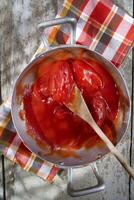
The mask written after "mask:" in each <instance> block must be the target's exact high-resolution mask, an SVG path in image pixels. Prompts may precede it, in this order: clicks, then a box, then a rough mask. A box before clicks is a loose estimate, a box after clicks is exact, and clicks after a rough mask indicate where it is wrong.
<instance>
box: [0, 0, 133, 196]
mask: <svg viewBox="0 0 134 200" xmlns="http://www.w3.org/2000/svg"><path fill="white" fill-rule="evenodd" d="M114 2H115V3H117V4H118V5H120V6H121V7H123V8H125V10H127V12H129V14H131V15H132V8H133V1H132V0H123V1H120V0H114ZM61 3H63V0H57V1H56V0H45V1H44V0H40V1H38V0H11V1H10V0H0V70H1V90H2V98H3V99H6V98H7V97H8V95H9V94H10V92H11V91H12V86H13V84H14V81H15V79H16V77H17V75H18V74H19V73H20V72H21V71H22V69H23V68H24V67H25V66H26V64H27V63H28V62H29V61H30V58H31V56H32V55H33V53H34V52H35V50H36V49H37V47H38V45H39V34H38V33H37V29H36V27H37V24H38V23H40V22H42V21H45V20H47V19H52V18H54V17H55V15H56V12H57V7H58V5H60V4H61ZM121 72H122V73H123V76H124V77H125V79H126V81H127V85H128V87H129V91H130V93H131V91H132V84H131V83H132V56H131V54H130V55H129V56H128V57H127V59H126V60H125V62H124V63H123V67H122V69H121ZM130 132H131V131H130V127H129V129H128V131H127V134H126V135H125V136H124V137H123V139H122V141H121V142H120V144H119V145H118V146H117V147H118V149H119V150H120V152H122V154H123V155H124V156H125V157H126V158H127V159H128V161H130V160H129V158H130V142H131V141H130ZM133 144H134V141H133ZM133 146H134V145H133ZM133 148H134V147H133ZM133 152H134V149H133ZM131 159H132V163H133V164H134V154H133V155H132V157H131ZM97 166H98V168H99V171H100V174H101V175H102V176H103V177H104V180H105V184H106V189H105V190H104V191H103V192H101V193H97V194H92V195H90V196H87V197H80V198H77V199H87V200H115V199H117V200H128V199H129V197H130V189H131V200H133V199H134V184H133V182H131V185H130V186H129V177H128V175H127V173H126V172H125V171H124V170H123V169H122V167H121V166H120V164H119V163H118V161H117V160H116V159H114V158H113V156H112V155H107V156H106V157H104V158H103V159H101V160H100V161H98V162H97ZM66 179H67V177H66V176H62V177H61V178H60V177H58V176H57V177H56V180H55V182H54V183H53V184H48V183H46V182H44V181H43V180H41V179H40V178H38V177H37V176H35V175H33V174H30V173H28V172H25V171H24V170H22V169H21V168H20V167H19V166H18V165H13V164H12V163H11V162H10V161H7V160H6V186H7V199H9V200H10V199H12V200H19V199H20V200H23V199H24V200H30V199H32V200H37V199H39V200H42V199H45V200H50V199H51V200H52V199H56V200H58V199H66V200H67V199H68V200H70V199H72V198H71V197H69V196H68V195H67V194H66ZM74 181H75V184H76V187H79V188H80V187H87V186H88V185H93V184H94V183H95V179H94V177H93V175H92V173H91V170H90V167H89V166H88V167H86V168H82V169H77V170H76V171H75V172H74ZM0 188H1V185H0ZM0 195H1V189H0ZM0 198H1V196H0Z"/></svg>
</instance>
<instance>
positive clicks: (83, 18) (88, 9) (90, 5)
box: [59, 0, 99, 43]
mask: <svg viewBox="0 0 134 200" xmlns="http://www.w3.org/2000/svg"><path fill="white" fill-rule="evenodd" d="M98 2H99V0H97V1H88V2H87V4H86V5H85V8H84V9H83V11H82V12H81V15H80V17H79V19H78V21H77V26H76V41H77V40H78V39H79V37H80V35H81V34H82V32H83V29H84V26H85V25H86V23H87V21H88V19H89V17H90V15H91V13H92V12H93V10H94V9H95V7H96V5H97V4H98ZM68 6H70V3H69V2H68V1H67V2H66V7H68ZM77 10H78V9H77V8H75V7H73V6H72V7H71V11H72V12H73V13H74V14H76V15H77ZM78 11H79V10H78ZM79 12H80V11H79ZM86 13H88V14H86ZM59 17H60V16H59ZM69 40H70V39H68V40H67V43H69Z"/></svg>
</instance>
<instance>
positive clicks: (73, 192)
mask: <svg viewBox="0 0 134 200" xmlns="http://www.w3.org/2000/svg"><path fill="white" fill-rule="evenodd" d="M90 166H91V168H92V170H93V172H94V175H95V177H96V179H97V181H98V184H97V185H95V186H92V187H90V188H85V189H79V190H78V189H77V190H76V189H74V188H73V185H72V179H73V169H72V168H69V169H68V185H67V193H68V194H69V195H70V196H71V197H80V196H85V195H88V194H91V193H95V192H100V191H102V190H104V188H105V185H104V181H103V179H102V178H101V177H100V175H99V172H98V169H97V166H96V164H92V165H90Z"/></svg>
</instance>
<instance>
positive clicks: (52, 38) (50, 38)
mask: <svg viewBox="0 0 134 200" xmlns="http://www.w3.org/2000/svg"><path fill="white" fill-rule="evenodd" d="M67 2H69V3H70V6H68V7H67V6H66V3H67ZM72 2H73V0H69V1H65V2H64V5H63V9H62V11H61V12H60V13H59V14H58V17H65V16H66V15H67V12H68V11H69V9H70V7H71V5H72ZM60 27H61V26H57V27H53V28H52V30H51V32H50V34H49V36H48V42H49V44H52V43H53V42H54V41H55V38H56V34H57V32H58V31H59V29H60Z"/></svg>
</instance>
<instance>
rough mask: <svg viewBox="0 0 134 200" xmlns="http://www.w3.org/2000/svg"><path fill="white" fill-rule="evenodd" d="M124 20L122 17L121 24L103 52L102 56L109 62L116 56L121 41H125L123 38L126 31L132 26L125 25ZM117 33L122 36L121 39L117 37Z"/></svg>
mask: <svg viewBox="0 0 134 200" xmlns="http://www.w3.org/2000/svg"><path fill="white" fill-rule="evenodd" d="M125 19H126V15H124V17H123V20H122V22H121V24H120V25H119V26H118V28H117V30H116V32H115V33H114V34H113V37H112V39H111V40H110V42H109V44H108V46H107V47H106V49H105V50H104V52H103V54H102V55H103V56H104V57H106V58H107V59H109V60H112V59H113V57H114V56H115V55H116V53H117V51H118V49H119V48H120V45H121V44H122V42H123V40H124V39H125V36H126V35H127V33H128V30H129V29H130V27H131V26H132V24H130V23H131V22H130V23H126V21H125ZM118 33H119V34H121V35H122V39H121V37H120V39H119V37H117V36H118Z"/></svg>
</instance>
